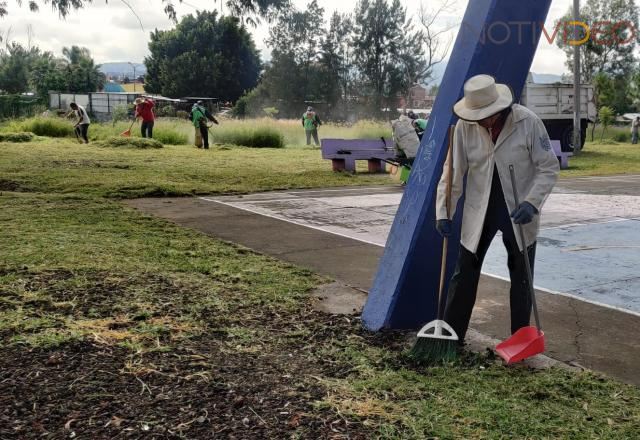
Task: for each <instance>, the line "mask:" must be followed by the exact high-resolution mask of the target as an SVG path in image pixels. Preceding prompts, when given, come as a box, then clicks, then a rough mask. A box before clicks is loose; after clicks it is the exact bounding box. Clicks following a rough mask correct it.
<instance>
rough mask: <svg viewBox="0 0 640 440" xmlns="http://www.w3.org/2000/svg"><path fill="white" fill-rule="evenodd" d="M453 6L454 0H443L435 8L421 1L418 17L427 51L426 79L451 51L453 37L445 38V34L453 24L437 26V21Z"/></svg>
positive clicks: (422, 44)
mask: <svg viewBox="0 0 640 440" xmlns="http://www.w3.org/2000/svg"><path fill="white" fill-rule="evenodd" d="M453 6H454V0H442V2H441V3H440V4H439V5H438V6H437V7H436V8H433V9H430V8H428V7H427V6H426V5H425V4H424V3H423V2H420V10H419V12H418V19H419V22H420V26H421V27H420V30H421V34H420V35H421V37H422V38H421V42H420V43H421V46H422V47H423V48H424V52H425V56H424V58H423V65H422V69H423V70H424V73H423V76H424V78H425V79H429V78H431V77H432V76H433V68H434V67H435V66H436V65H438V64H440V63H441V62H443V61H444V59H445V57H446V56H447V54H448V53H449V48H450V47H451V43H452V42H453V39H452V38H448V39H446V40H445V39H444V36H445V34H446V33H447V32H448V31H449V30H451V29H452V28H453V25H452V24H447V25H445V26H437V24H436V23H437V22H438V20H440V19H441V18H442V15H443V14H445V13H447V12H450V11H451V10H452V8H453Z"/></svg>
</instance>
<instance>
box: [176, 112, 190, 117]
mask: <svg viewBox="0 0 640 440" xmlns="http://www.w3.org/2000/svg"><path fill="white" fill-rule="evenodd" d="M176 118H178V119H189V112H185V111H184V110H178V111H177V112H176Z"/></svg>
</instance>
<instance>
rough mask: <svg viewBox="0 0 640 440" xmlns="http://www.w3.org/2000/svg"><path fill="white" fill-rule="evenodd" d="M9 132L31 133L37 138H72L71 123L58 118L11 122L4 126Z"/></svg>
mask: <svg viewBox="0 0 640 440" xmlns="http://www.w3.org/2000/svg"><path fill="white" fill-rule="evenodd" d="M6 128H7V129H8V130H7V131H11V132H31V133H33V134H35V135H37V136H48V137H68V136H74V133H73V122H72V121H69V120H66V119H59V118H30V119H25V120H22V121H13V122H11V123H10V124H9V125H7V126H6Z"/></svg>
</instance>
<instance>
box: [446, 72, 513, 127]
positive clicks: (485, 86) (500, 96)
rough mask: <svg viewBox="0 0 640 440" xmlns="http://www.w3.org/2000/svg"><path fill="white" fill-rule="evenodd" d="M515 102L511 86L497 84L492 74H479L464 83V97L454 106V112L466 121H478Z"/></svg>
mask: <svg viewBox="0 0 640 440" xmlns="http://www.w3.org/2000/svg"><path fill="white" fill-rule="evenodd" d="M511 104H513V93H512V92H511V88H510V87H509V86H507V85H505V84H496V80H495V78H494V77H492V76H490V75H477V76H474V77H472V78H469V79H468V80H467V82H466V83H465V84H464V98H462V99H461V100H460V101H458V102H457V103H456V104H455V105H454V106H453V112H454V113H455V114H456V115H457V116H458V117H459V118H460V119H464V120H465V121H472V122H477V121H481V120H483V119H485V118H488V117H490V116H493V115H495V114H496V113H499V112H501V111H502V110H504V109H506V108H508V107H511Z"/></svg>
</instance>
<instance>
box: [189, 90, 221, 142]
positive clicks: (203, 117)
mask: <svg viewBox="0 0 640 440" xmlns="http://www.w3.org/2000/svg"><path fill="white" fill-rule="evenodd" d="M189 119H191V122H193V126H194V127H195V128H196V147H198V148H202V146H203V144H204V149H205V150H208V149H209V127H208V126H207V119H208V120H210V121H211V122H213V123H214V124H218V121H217V120H216V118H214V117H213V115H212V114H211V113H210V112H209V110H207V108H206V107H205V106H204V104H203V103H202V101H198V102H196V103H195V104H194V105H193V107H192V108H191V113H189Z"/></svg>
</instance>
